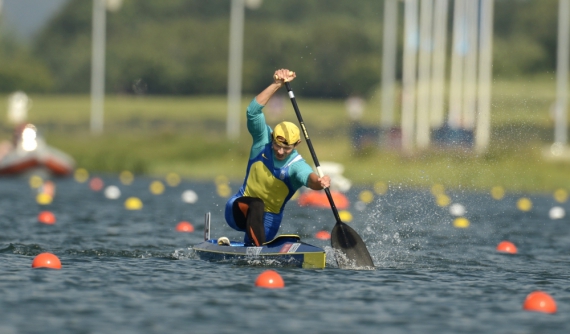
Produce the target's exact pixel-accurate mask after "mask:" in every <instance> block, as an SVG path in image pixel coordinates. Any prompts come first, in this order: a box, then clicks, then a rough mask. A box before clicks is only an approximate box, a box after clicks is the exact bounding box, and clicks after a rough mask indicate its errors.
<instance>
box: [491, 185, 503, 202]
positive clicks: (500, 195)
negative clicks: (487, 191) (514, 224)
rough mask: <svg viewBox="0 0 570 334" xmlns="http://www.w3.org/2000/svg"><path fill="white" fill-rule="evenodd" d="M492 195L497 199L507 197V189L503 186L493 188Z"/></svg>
mask: <svg viewBox="0 0 570 334" xmlns="http://www.w3.org/2000/svg"><path fill="white" fill-rule="evenodd" d="M491 197H493V198H494V199H496V200H497V201H498V200H501V199H503V197H505V189H504V188H503V187H501V186H495V187H493V188H491Z"/></svg>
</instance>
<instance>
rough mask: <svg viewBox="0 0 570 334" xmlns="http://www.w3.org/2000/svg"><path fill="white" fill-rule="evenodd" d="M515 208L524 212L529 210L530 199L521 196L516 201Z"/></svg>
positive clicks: (530, 205) (530, 207)
mask: <svg viewBox="0 0 570 334" xmlns="http://www.w3.org/2000/svg"><path fill="white" fill-rule="evenodd" d="M517 208H518V209H519V210H521V211H524V212H527V211H530V209H532V201H531V200H530V199H529V198H527V197H521V198H519V200H518V201H517Z"/></svg>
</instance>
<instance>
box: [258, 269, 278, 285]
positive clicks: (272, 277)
mask: <svg viewBox="0 0 570 334" xmlns="http://www.w3.org/2000/svg"><path fill="white" fill-rule="evenodd" d="M255 286H257V287H260V288H266V289H281V288H284V287H285V282H283V278H282V277H281V275H279V273H278V272H276V271H275V270H271V269H269V270H266V271H264V272H262V273H261V274H259V276H257V279H256V280H255Z"/></svg>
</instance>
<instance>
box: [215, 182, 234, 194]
mask: <svg viewBox="0 0 570 334" xmlns="http://www.w3.org/2000/svg"><path fill="white" fill-rule="evenodd" d="M217 191H218V196H220V197H230V195H231V193H232V189H231V188H230V186H228V185H227V184H225V183H222V184H220V185H218V187H217Z"/></svg>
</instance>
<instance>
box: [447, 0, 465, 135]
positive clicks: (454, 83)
mask: <svg viewBox="0 0 570 334" xmlns="http://www.w3.org/2000/svg"><path fill="white" fill-rule="evenodd" d="M464 8H465V0H455V5H454V9H453V46H452V49H451V50H452V51H451V74H450V80H449V119H448V124H449V126H450V127H451V128H453V129H458V128H460V127H461V125H462V123H463V122H462V119H461V116H462V115H461V101H462V91H463V88H462V84H463V55H464V52H465V50H464V49H465V45H464V43H465V41H464V36H465V33H464V31H465V10H464Z"/></svg>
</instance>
